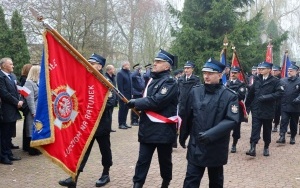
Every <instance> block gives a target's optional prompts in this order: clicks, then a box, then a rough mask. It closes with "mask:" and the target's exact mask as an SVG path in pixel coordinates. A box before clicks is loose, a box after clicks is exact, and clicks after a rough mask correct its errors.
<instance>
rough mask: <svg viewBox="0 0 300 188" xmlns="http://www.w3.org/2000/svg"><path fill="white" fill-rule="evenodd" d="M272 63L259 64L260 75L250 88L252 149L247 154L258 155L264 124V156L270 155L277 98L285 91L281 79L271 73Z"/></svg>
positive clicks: (247, 105)
mask: <svg viewBox="0 0 300 188" xmlns="http://www.w3.org/2000/svg"><path fill="white" fill-rule="evenodd" d="M272 66H273V64H272V63H269V62H265V61H264V62H262V63H260V64H259V65H258V69H259V73H260V74H259V75H258V76H257V77H255V80H254V83H253V85H252V87H251V88H250V90H249V93H248V96H247V99H246V107H247V109H251V113H252V129H251V137H250V149H249V151H247V152H246V155H250V156H253V157H255V156H256V144H257V143H258V141H259V139H260V131H261V127H262V126H263V140H264V151H263V155H264V156H269V155H270V154H269V145H270V143H271V133H272V132H271V131H272V120H273V118H274V115H275V107H276V106H275V105H276V100H277V99H280V98H281V97H282V95H283V93H284V88H283V86H282V85H281V84H280V80H279V79H278V78H275V77H274V76H272V75H271V70H272Z"/></svg>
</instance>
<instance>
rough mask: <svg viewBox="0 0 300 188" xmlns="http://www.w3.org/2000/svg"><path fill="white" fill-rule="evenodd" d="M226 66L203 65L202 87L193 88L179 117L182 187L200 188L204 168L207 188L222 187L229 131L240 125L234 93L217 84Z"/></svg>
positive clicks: (213, 61)
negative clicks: (183, 150)
mask: <svg viewBox="0 0 300 188" xmlns="http://www.w3.org/2000/svg"><path fill="white" fill-rule="evenodd" d="M224 68H225V65H223V64H222V63H220V62H218V61H216V60H214V59H209V60H208V61H207V62H206V63H205V64H204V66H203V69H202V72H203V78H204V84H201V85H197V86H194V87H193V89H192V90H191V92H190V93H189V96H188V101H187V106H189V108H187V109H186V113H185V114H184V116H182V118H183V119H182V125H181V129H180V136H179V143H180V145H181V146H182V147H183V148H186V146H185V142H186V139H187V138H188V136H190V139H189V143H188V150H187V161H188V164H187V172H186V176H185V180H184V184H183V187H184V188H195V187H200V182H201V179H202V177H203V174H204V171H205V168H207V169H208V177H209V187H210V188H215V187H223V184H224V175H223V174H224V170H223V165H225V164H227V160H228V149H229V148H228V147H229V140H230V132H231V130H232V129H233V128H234V127H235V126H236V125H237V123H238V122H239V104H238V97H237V95H236V93H235V92H234V91H232V90H230V89H228V88H227V87H225V86H223V84H222V83H221V82H220V79H221V78H222V72H223V70H224Z"/></svg>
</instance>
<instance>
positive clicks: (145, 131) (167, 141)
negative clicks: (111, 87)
mask: <svg viewBox="0 0 300 188" xmlns="http://www.w3.org/2000/svg"><path fill="white" fill-rule="evenodd" d="M173 65H174V56H173V55H172V54H170V53H168V52H166V51H164V50H161V51H160V52H159V53H158V55H157V57H156V58H155V59H154V63H153V68H152V72H151V79H150V80H149V84H148V85H147V87H146V89H145V92H144V97H143V98H139V99H131V100H130V101H129V102H128V103H127V105H128V106H129V107H130V108H133V107H135V108H136V109H137V110H141V114H140V124H139V133H138V140H139V142H140V150H139V158H138V161H137V163H136V167H135V174H134V177H133V182H134V186H133V187H134V188H141V187H143V184H144V183H145V180H146V176H147V173H148V170H149V168H150V164H151V159H152V156H153V152H154V151H155V150H157V154H158V161H159V165H160V175H161V177H162V179H163V182H162V185H161V187H162V188H166V187H168V186H169V183H170V181H171V180H172V144H173V142H174V140H175V138H176V121H173V120H168V121H166V120H162V121H163V122H164V123H162V122H161V121H157V120H156V119H152V118H151V116H150V114H151V115H152V116H155V117H157V116H163V117H165V118H170V117H174V116H175V118H176V115H177V103H178V100H177V95H178V87H177V84H176V82H175V80H174V79H173V78H172V77H171V76H170V69H171V66H173ZM158 119H160V118H159V117H158Z"/></svg>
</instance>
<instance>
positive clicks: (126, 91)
mask: <svg viewBox="0 0 300 188" xmlns="http://www.w3.org/2000/svg"><path fill="white" fill-rule="evenodd" d="M117 85H118V89H119V91H120V92H121V93H122V94H123V95H124V96H125V97H126V98H127V99H131V95H132V80H131V76H130V71H129V70H126V69H121V70H120V71H119V72H118V74H117ZM120 101H121V99H120Z"/></svg>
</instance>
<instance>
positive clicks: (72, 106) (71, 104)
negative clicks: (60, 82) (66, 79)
mask: <svg viewBox="0 0 300 188" xmlns="http://www.w3.org/2000/svg"><path fill="white" fill-rule="evenodd" d="M52 101H53V112H54V116H55V120H54V125H55V126H57V127H58V128H59V129H61V128H67V127H69V126H70V125H71V123H72V122H74V121H75V118H76V117H77V115H78V100H77V97H76V95H75V91H74V90H73V89H72V88H70V87H69V86H68V85H67V86H60V87H58V88H56V89H55V90H52Z"/></svg>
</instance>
